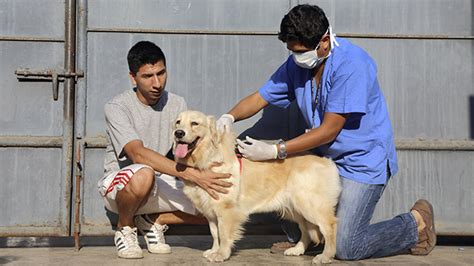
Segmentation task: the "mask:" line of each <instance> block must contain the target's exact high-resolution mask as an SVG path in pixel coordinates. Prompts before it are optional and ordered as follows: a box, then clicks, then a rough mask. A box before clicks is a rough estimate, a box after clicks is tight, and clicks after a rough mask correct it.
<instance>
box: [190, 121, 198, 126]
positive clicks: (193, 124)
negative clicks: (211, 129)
mask: <svg viewBox="0 0 474 266" xmlns="http://www.w3.org/2000/svg"><path fill="white" fill-rule="evenodd" d="M198 125H199V123H198V122H191V126H198Z"/></svg>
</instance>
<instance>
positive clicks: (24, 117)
mask: <svg viewBox="0 0 474 266" xmlns="http://www.w3.org/2000/svg"><path fill="white" fill-rule="evenodd" d="M0 51H1V52H0V77H1V84H2V86H1V88H0V91H1V92H2V97H0V106H2V115H1V116H0V123H1V127H0V134H2V135H14V134H25V135H61V131H62V116H63V114H62V108H63V100H62V99H63V96H64V95H62V89H61V90H60V91H61V93H59V97H60V98H59V99H58V101H53V92H52V86H51V83H50V82H19V81H18V79H17V78H16V76H15V69H17V68H20V67H29V68H35V69H39V68H51V69H54V68H62V64H63V61H62V60H63V56H64V52H63V45H62V44H56V43H31V42H28V43H22V42H2V41H0ZM20 51H21V52H20ZM60 88H62V84H60Z"/></svg>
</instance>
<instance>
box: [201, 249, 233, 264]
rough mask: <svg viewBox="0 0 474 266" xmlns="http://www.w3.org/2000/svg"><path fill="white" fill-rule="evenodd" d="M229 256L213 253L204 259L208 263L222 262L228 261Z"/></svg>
mask: <svg viewBox="0 0 474 266" xmlns="http://www.w3.org/2000/svg"><path fill="white" fill-rule="evenodd" d="M229 257H230V255H226V254H223V253H222V252H219V251H217V252H214V253H211V254H210V255H209V256H208V257H206V258H207V259H208V260H209V261H212V262H223V261H225V260H227V259H229Z"/></svg>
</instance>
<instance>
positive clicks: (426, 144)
mask: <svg viewBox="0 0 474 266" xmlns="http://www.w3.org/2000/svg"><path fill="white" fill-rule="evenodd" d="M84 145H85V147H86V148H90V149H102V148H105V147H106V145H107V142H106V139H105V137H103V136H98V137H86V138H85V139H84ZM395 146H396V148H397V150H426V151H430V150H441V151H474V141H473V140H449V139H430V140H428V139H397V140H395Z"/></svg>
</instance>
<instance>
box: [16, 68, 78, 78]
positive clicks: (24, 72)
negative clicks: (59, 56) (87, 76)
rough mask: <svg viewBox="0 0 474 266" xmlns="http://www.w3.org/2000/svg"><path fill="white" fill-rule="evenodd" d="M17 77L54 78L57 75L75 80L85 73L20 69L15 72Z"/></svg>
mask: <svg viewBox="0 0 474 266" xmlns="http://www.w3.org/2000/svg"><path fill="white" fill-rule="evenodd" d="M15 75H17V76H22V77H25V78H28V77H52V76H53V75H57V76H58V77H64V78H75V77H83V76H84V71H81V70H78V71H77V72H69V71H64V70H63V69H46V70H31V69H29V68H19V69H17V70H15Z"/></svg>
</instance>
